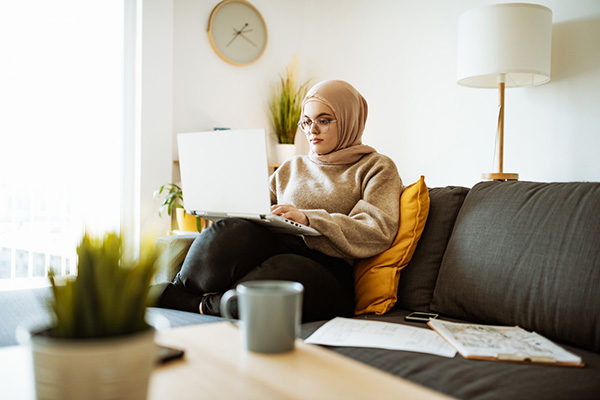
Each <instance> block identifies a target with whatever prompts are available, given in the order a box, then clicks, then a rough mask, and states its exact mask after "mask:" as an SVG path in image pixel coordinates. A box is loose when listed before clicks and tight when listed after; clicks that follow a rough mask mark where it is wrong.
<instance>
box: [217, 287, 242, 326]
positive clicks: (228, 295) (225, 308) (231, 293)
mask: <svg viewBox="0 0 600 400" xmlns="http://www.w3.org/2000/svg"><path fill="white" fill-rule="evenodd" d="M237 295H238V293H237V290H235V289H230V290H228V291H226V292H225V294H224V295H223V296H222V297H221V314H223V316H224V317H225V318H227V321H229V322H230V323H231V324H232V325H234V326H237V323H236V321H235V319H234V318H233V317H232V316H231V314H230V313H229V301H230V300H232V299H233V298H234V297H237Z"/></svg>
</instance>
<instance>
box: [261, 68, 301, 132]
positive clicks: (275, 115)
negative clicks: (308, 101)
mask: <svg viewBox="0 0 600 400" xmlns="http://www.w3.org/2000/svg"><path fill="white" fill-rule="evenodd" d="M297 71H298V59H297V58H296V57H294V58H293V59H292V62H290V64H288V66H287V67H286V70H285V76H280V77H279V81H277V82H276V83H275V84H273V85H272V86H271V96H270V98H269V111H270V117H271V127H272V128H273V131H274V133H275V135H276V136H277V141H278V142H279V143H281V144H294V141H295V139H296V131H297V129H298V127H297V125H296V124H297V123H298V120H299V119H300V114H301V112H302V100H303V99H304V96H306V92H307V91H308V85H309V81H306V82H304V83H303V84H301V85H298V79H297V75H298V72H297Z"/></svg>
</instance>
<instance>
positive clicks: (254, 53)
mask: <svg viewBox="0 0 600 400" xmlns="http://www.w3.org/2000/svg"><path fill="white" fill-rule="evenodd" d="M267 36H268V35H267V26H266V25H265V21H264V20H263V18H262V15H260V12H258V10H257V9H256V8H254V6H252V4H250V3H248V2H247V1H244V0H225V1H222V2H221V3H219V4H218V5H217V6H216V7H215V9H214V10H213V12H212V14H211V16H210V21H209V24H208V38H209V40H210V44H211V45H212V47H213V49H214V50H215V52H216V53H217V54H218V55H219V57H221V58H222V59H223V60H225V61H227V62H228V63H230V64H234V65H246V64H250V63H252V62H254V61H256V60H257V59H258V58H260V56H261V55H262V54H263V52H264V51H265V49H266V47H267Z"/></svg>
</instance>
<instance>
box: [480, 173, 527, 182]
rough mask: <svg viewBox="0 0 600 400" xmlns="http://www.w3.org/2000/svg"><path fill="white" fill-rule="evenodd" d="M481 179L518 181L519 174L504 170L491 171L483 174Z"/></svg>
mask: <svg viewBox="0 0 600 400" xmlns="http://www.w3.org/2000/svg"><path fill="white" fill-rule="evenodd" d="M481 179H483V180H489V181H518V180H519V174H505V173H502V172H491V173H487V174H481Z"/></svg>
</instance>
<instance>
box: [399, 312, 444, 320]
mask: <svg viewBox="0 0 600 400" xmlns="http://www.w3.org/2000/svg"><path fill="white" fill-rule="evenodd" d="M437 317H438V314H433V313H426V312H413V313H410V314H408V315H407V316H406V317H404V320H406V321H414V322H428V321H429V320H430V319H434V318H437Z"/></svg>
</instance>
